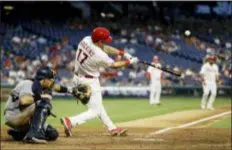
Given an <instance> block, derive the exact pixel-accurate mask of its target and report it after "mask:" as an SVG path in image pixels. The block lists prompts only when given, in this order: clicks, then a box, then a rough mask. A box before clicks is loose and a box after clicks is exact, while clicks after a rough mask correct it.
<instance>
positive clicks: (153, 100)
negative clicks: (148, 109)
mask: <svg viewBox="0 0 232 150" xmlns="http://www.w3.org/2000/svg"><path fill="white" fill-rule="evenodd" d="M161 88H162V87H161V84H160V83H156V84H151V85H150V98H149V102H150V104H158V103H160V94H161Z"/></svg>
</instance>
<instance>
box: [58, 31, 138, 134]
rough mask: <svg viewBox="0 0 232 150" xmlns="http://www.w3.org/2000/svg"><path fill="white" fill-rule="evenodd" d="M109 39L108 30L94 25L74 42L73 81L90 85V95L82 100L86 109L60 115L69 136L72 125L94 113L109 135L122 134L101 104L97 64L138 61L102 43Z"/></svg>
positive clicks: (107, 64)
mask: <svg viewBox="0 0 232 150" xmlns="http://www.w3.org/2000/svg"><path fill="white" fill-rule="evenodd" d="M111 41H112V38H111V36H110V32H109V30H108V29H106V28H103V27H97V28H95V29H94V30H93V31H92V35H91V36H87V37H85V38H84V39H83V40H82V41H81V42H80V43H79V45H78V50H77V53H76V60H75V75H74V77H73V82H74V83H75V84H76V86H77V85H79V84H87V85H89V86H90V88H91V97H90V100H89V102H88V103H87V104H86V105H87V107H88V110H87V111H85V112H83V113H81V114H78V115H76V116H72V117H64V118H61V123H62V124H63V125H64V128H65V133H66V135H67V136H71V135H72V133H71V128H72V127H75V126H76V125H80V124H82V123H85V122H86V121H88V120H91V119H94V118H96V117H98V118H100V119H101V121H102V122H103V123H104V125H106V126H107V128H108V131H109V132H110V134H111V135H112V136H116V135H119V136H121V135H126V132H127V130H126V129H122V128H117V127H116V126H115V125H114V123H113V122H112V121H111V119H110V118H109V116H108V114H107V113H106V110H105V108H104V106H103V104H102V94H101V87H100V83H99V79H98V77H99V75H100V73H99V68H101V67H103V68H106V67H112V68H120V67H125V66H127V65H129V64H135V63H137V62H138V58H137V57H132V56H131V55H130V54H128V53H124V52H123V51H119V50H118V49H116V48H113V47H111V46H108V45H106V43H109V42H111ZM107 54H111V55H116V56H117V55H121V56H124V57H125V58H126V59H127V60H125V61H117V62H114V60H112V59H111V58H110V57H109V56H108V55H107Z"/></svg>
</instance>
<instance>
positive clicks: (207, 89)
mask: <svg viewBox="0 0 232 150" xmlns="http://www.w3.org/2000/svg"><path fill="white" fill-rule="evenodd" d="M203 92H204V93H203V96H202V99H201V108H202V109H204V108H213V103H214V100H215V98H216V95H217V85H216V83H215V84H209V83H206V84H205V85H204V86H203ZM210 92H211V95H210V97H209V100H208V102H207V99H208V96H209V93H210Z"/></svg>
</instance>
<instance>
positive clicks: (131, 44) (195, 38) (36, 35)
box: [0, 16, 232, 86]
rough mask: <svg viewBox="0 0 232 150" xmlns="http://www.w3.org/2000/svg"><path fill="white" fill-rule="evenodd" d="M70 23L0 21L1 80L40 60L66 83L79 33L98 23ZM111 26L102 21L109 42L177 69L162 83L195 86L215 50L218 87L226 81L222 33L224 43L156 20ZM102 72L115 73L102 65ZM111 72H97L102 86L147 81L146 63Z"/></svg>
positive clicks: (17, 76) (23, 73)
mask: <svg viewBox="0 0 232 150" xmlns="http://www.w3.org/2000/svg"><path fill="white" fill-rule="evenodd" d="M124 18H127V16H124ZM122 20H123V19H122ZM73 22H75V18H73V19H69V20H68V21H67V20H66V21H59V22H56V21H52V20H49V19H47V20H46V21H44V20H40V19H32V20H17V21H13V22H12V21H8V20H7V19H5V20H4V21H3V22H1V24H0V36H1V39H3V42H2V44H1V49H2V50H1V56H2V57H1V62H2V63H1V68H2V69H1V79H2V81H1V84H2V85H14V84H16V83H17V82H19V81H20V80H22V79H24V78H27V77H32V76H33V73H34V72H35V71H36V69H37V67H38V66H40V65H43V64H45V65H50V66H51V67H53V68H54V69H56V70H57V71H58V76H59V79H58V82H61V83H62V84H70V83H71V78H72V71H73V60H74V58H75V51H76V47H77V45H78V43H79V42H80V40H81V39H82V38H83V37H85V36H87V35H90V33H91V30H92V29H93V27H94V26H97V25H99V24H98V22H94V23H93V24H87V23H83V22H78V25H77V26H75V25H74V23H73ZM99 22H101V19H99ZM127 22H128V20H127ZM129 22H130V21H129ZM206 22H207V21H206ZM102 24H103V23H102ZM111 24H112V21H105V22H104V24H103V25H104V26H106V27H108V28H109V29H111V31H112V33H113V35H112V36H113V38H114V42H113V43H112V44H111V45H113V46H115V47H117V48H119V49H124V50H126V51H128V52H129V53H131V54H133V55H136V56H138V57H139V58H140V59H144V60H147V61H151V60H152V57H153V55H158V56H159V57H160V60H161V64H162V65H163V66H166V67H169V68H171V69H177V70H180V71H181V72H182V74H183V76H182V77H181V78H177V77H174V76H170V75H169V74H165V80H166V82H165V83H164V84H166V85H179V86H186V85H193V86H199V85H200V82H199V81H200V80H199V76H198V72H199V70H200V68H201V65H202V63H203V60H204V58H205V56H206V55H207V54H215V55H216V56H217V58H218V59H217V63H218V65H219V67H220V72H221V79H222V85H231V80H232V70H231V62H230V60H231V42H232V38H231V37H229V36H225V37H223V36H222V35H221V36H220V38H217V39H218V40H220V41H221V43H222V41H224V44H221V43H220V44H218V42H215V37H218V36H215V35H214V34H213V33H212V34H211V35H209V34H207V36H205V35H204V33H202V35H201V32H199V31H198V30H197V29H196V30H194V29H193V30H191V32H192V33H193V34H192V35H190V36H186V35H185V34H184V32H183V31H185V29H186V28H183V29H178V28H175V26H171V25H165V24H162V23H156V20H155V21H154V22H152V23H151V24H146V23H144V24H143V25H142V26H141V25H138V26H136V25H133V26H131V27H130V28H127V27H126V26H125V27H123V26H122V25H123V24H124V22H120V21H118V22H116V23H114V25H115V26H116V27H117V31H114V29H115V27H114V26H112V25H111ZM125 24H126V22H125ZM182 24H185V22H183V23H182ZM100 25H101V24H100ZM167 26H168V32H167V31H166V30H167ZM170 28H171V29H170ZM212 28H213V27H212ZM205 30H207V31H208V29H205ZM104 72H115V71H113V70H111V69H106V70H104ZM116 72H117V73H115V75H114V76H112V77H108V78H107V79H105V77H104V76H102V77H101V82H102V84H103V85H148V83H149V82H148V80H147V79H146V78H145V73H146V66H143V65H135V66H131V67H129V68H128V69H126V68H125V69H123V70H122V71H120V70H117V71H116Z"/></svg>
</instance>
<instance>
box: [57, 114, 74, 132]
mask: <svg viewBox="0 0 232 150" xmlns="http://www.w3.org/2000/svg"><path fill="white" fill-rule="evenodd" d="M60 122H61V124H62V125H63V126H64V133H65V134H66V136H72V124H71V121H70V119H69V118H68V117H63V118H60Z"/></svg>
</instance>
